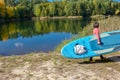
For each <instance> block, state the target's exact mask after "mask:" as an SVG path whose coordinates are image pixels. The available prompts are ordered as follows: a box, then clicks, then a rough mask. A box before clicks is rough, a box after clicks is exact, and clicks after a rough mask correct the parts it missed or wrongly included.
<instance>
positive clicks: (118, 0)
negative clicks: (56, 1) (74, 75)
mask: <svg viewBox="0 0 120 80" xmlns="http://www.w3.org/2000/svg"><path fill="white" fill-rule="evenodd" d="M48 1H50V2H51V1H52V0H48ZM114 1H117V2H120V0H114Z"/></svg>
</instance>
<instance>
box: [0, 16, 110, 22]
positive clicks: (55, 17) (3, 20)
mask: <svg viewBox="0 0 120 80" xmlns="http://www.w3.org/2000/svg"><path fill="white" fill-rule="evenodd" d="M108 17H111V16H105V15H94V16H90V18H91V19H98V18H99V19H105V18H108ZM49 19H83V17H82V16H54V17H49V16H45V17H31V18H22V19H21V18H11V19H0V22H10V21H22V20H49Z"/></svg>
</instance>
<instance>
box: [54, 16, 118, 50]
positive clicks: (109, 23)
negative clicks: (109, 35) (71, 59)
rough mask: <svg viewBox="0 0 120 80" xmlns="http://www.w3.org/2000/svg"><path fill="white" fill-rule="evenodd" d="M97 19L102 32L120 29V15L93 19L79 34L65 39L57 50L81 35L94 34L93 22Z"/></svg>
mask: <svg viewBox="0 0 120 80" xmlns="http://www.w3.org/2000/svg"><path fill="white" fill-rule="evenodd" d="M95 21H98V22H99V24H100V32H101V33H102V32H108V31H113V30H120V16H113V17H108V18H107V19H101V18H100V19H99V18H98V19H97V18H96V19H95V20H93V21H91V23H90V24H88V25H87V26H85V27H84V29H83V30H82V31H80V32H79V34H78V36H75V37H73V38H72V39H69V40H64V41H63V42H62V43H61V44H60V45H59V46H58V47H57V48H56V49H55V51H57V52H60V50H61V48H62V47H63V46H64V45H65V44H67V43H68V42H70V41H73V40H75V39H78V38H80V37H84V36H87V35H91V34H92V30H93V23H94V22H95Z"/></svg>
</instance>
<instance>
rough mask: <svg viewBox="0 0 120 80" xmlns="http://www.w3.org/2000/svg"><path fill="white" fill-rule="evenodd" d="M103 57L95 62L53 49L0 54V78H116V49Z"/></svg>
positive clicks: (119, 79)
mask: <svg viewBox="0 0 120 80" xmlns="http://www.w3.org/2000/svg"><path fill="white" fill-rule="evenodd" d="M105 56H106V57H108V59H106V60H100V59H99V57H95V58H94V60H95V62H89V61H88V59H66V58H63V57H62V56H61V55H60V53H56V52H51V53H34V54H33V53H32V54H28V55H22V56H10V57H0V80H120V52H118V53H112V54H108V55H105Z"/></svg>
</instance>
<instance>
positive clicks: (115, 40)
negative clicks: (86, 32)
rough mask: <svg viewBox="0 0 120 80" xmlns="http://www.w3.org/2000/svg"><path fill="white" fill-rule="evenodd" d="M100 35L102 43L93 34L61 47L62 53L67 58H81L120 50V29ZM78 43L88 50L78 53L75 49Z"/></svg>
mask: <svg viewBox="0 0 120 80" xmlns="http://www.w3.org/2000/svg"><path fill="white" fill-rule="evenodd" d="M100 36H101V41H102V42H103V44H102V45H98V44H97V39H96V38H95V36H93V35H91V36H87V37H83V38H80V39H77V40H74V41H71V42H70V43H68V44H66V45H65V46H64V47H63V48H62V49H61V55H62V56H64V57H65V58H74V59H80V58H89V57H94V56H99V55H103V54H108V53H112V52H117V51H120V30H117V31H111V32H106V33H101V34H100ZM76 44H79V45H82V46H84V47H85V50H86V51H85V52H84V53H80V54H77V53H76V52H75V50H74V47H75V45H76Z"/></svg>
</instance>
